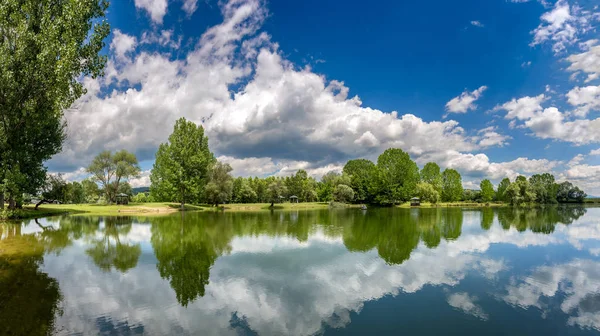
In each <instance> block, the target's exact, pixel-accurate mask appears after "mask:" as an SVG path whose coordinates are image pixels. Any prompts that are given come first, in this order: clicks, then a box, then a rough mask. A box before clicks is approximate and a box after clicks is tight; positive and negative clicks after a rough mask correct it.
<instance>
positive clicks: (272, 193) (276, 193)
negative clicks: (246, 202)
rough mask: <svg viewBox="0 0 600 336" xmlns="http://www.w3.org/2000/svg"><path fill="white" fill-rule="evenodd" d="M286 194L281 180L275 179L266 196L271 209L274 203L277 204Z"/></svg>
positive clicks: (285, 188)
mask: <svg viewBox="0 0 600 336" xmlns="http://www.w3.org/2000/svg"><path fill="white" fill-rule="evenodd" d="M286 194H287V187H286V186H285V183H284V181H283V180H282V179H280V178H277V179H274V180H273V181H272V182H271V183H269V186H268V188H267V195H268V199H269V202H271V207H273V206H274V205H275V203H279V202H280V201H281V199H282V198H284V197H285V195H286Z"/></svg>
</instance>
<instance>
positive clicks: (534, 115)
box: [494, 89, 600, 145]
mask: <svg viewBox="0 0 600 336" xmlns="http://www.w3.org/2000/svg"><path fill="white" fill-rule="evenodd" d="M591 91H593V90H577V89H574V90H572V91H571V92H570V96H569V102H571V103H572V104H573V105H580V107H579V109H587V110H589V109H594V108H596V107H595V106H596V105H595V104H596V103H595V102H594V100H593V98H591V97H593V95H591V94H590V92H591ZM545 100H546V96H545V95H544V94H541V95H539V96H536V97H529V96H526V97H522V98H519V99H514V98H513V99H512V100H511V101H509V102H506V103H504V104H502V105H499V106H496V107H495V108H494V110H495V111H499V110H505V111H506V112H507V113H506V115H505V118H506V119H510V120H511V126H512V127H521V128H529V129H530V130H531V131H533V135H535V136H536V137H538V138H541V139H556V140H561V141H566V142H572V143H574V144H576V145H584V144H589V143H596V142H600V133H599V132H598V131H597V130H598V129H599V127H600V118H598V119H593V120H588V119H572V118H571V117H570V115H569V114H567V113H563V112H560V111H559V110H558V109H557V108H556V107H549V108H545V109H544V108H543V107H542V105H541V104H542V102H544V101H545ZM576 111H577V110H576ZM573 114H574V115H576V116H577V115H581V114H582V112H574V113H573ZM518 121H522V123H521V124H519V123H518Z"/></svg>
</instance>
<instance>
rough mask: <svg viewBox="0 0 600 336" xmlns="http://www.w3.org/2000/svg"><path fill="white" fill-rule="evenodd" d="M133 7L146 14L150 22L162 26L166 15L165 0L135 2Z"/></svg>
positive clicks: (138, 0) (136, 0)
mask: <svg viewBox="0 0 600 336" xmlns="http://www.w3.org/2000/svg"><path fill="white" fill-rule="evenodd" d="M135 7H136V8H139V9H143V10H145V11H146V12H148V15H150V18H151V19H152V22H154V23H157V24H162V21H163V18H164V16H165V15H166V14H167V0H135Z"/></svg>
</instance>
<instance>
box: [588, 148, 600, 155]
mask: <svg viewBox="0 0 600 336" xmlns="http://www.w3.org/2000/svg"><path fill="white" fill-rule="evenodd" d="M590 155H600V148H598V149H592V150H591V151H590Z"/></svg>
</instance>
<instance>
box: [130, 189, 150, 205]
mask: <svg viewBox="0 0 600 336" xmlns="http://www.w3.org/2000/svg"><path fill="white" fill-rule="evenodd" d="M132 201H133V202H134V203H146V202H148V196H146V193H142V192H141V193H137V194H135V196H133V199H132Z"/></svg>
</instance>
